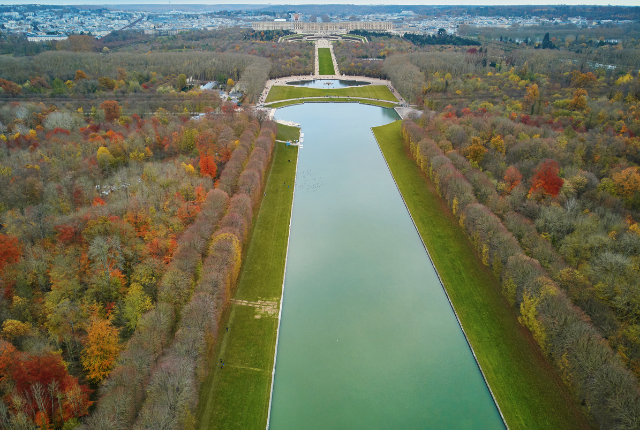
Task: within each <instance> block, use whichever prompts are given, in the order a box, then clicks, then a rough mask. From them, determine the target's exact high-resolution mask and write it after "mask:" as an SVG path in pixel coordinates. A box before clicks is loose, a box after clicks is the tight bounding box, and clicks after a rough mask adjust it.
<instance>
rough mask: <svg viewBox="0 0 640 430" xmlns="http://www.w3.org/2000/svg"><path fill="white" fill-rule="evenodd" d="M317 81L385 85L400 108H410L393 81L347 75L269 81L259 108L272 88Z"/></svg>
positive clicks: (291, 77) (308, 76) (310, 76)
mask: <svg viewBox="0 0 640 430" xmlns="http://www.w3.org/2000/svg"><path fill="white" fill-rule="evenodd" d="M316 63H317V62H316ZM316 79H350V80H354V81H361V82H369V84H370V85H385V86H386V87H387V88H389V90H391V92H392V93H393V95H394V96H396V98H397V99H398V102H399V103H400V106H409V103H407V102H406V101H405V100H404V99H403V98H402V96H401V95H400V93H398V92H397V91H396V89H395V88H394V87H393V85H392V84H391V81H388V80H385V79H378V78H367V77H364V76H347V75H302V76H287V77H285V78H278V79H269V80H268V81H267V83H266V84H265V86H264V90H263V91H262V94H261V95H260V99H259V100H258V104H257V106H265V103H266V100H267V95H268V94H269V91H270V90H271V87H272V86H274V85H287V83H288V82H294V81H313V80H316ZM303 98H304V99H308V98H311V97H303ZM320 98H323V97H320ZM351 98H352V99H353V98H354V97H351ZM370 100H375V99H370ZM278 101H284V100H278ZM382 101H385V100H382ZM270 103H274V102H270ZM391 103H393V102H391Z"/></svg>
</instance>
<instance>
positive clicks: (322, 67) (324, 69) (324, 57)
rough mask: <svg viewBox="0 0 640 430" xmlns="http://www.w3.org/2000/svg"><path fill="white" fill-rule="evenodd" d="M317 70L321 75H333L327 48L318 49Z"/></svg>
mask: <svg viewBox="0 0 640 430" xmlns="http://www.w3.org/2000/svg"><path fill="white" fill-rule="evenodd" d="M318 70H319V71H320V74H321V75H335V74H336V71H335V69H334V68H333V60H332V59H331V50H330V49H329V48H318Z"/></svg>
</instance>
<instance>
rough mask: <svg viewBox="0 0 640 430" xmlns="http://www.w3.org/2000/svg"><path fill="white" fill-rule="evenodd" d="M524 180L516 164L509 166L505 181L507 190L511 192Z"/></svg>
mask: <svg viewBox="0 0 640 430" xmlns="http://www.w3.org/2000/svg"><path fill="white" fill-rule="evenodd" d="M520 181H522V174H521V173H520V171H519V170H518V168H517V167H516V166H509V168H508V169H507V171H506V172H505V174H504V182H505V183H506V184H507V191H509V192H511V191H512V190H513V189H514V188H515V187H517V186H518V185H519V184H520Z"/></svg>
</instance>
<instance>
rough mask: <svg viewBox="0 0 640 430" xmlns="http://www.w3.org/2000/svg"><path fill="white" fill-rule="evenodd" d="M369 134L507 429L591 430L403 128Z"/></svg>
mask: <svg viewBox="0 0 640 430" xmlns="http://www.w3.org/2000/svg"><path fill="white" fill-rule="evenodd" d="M373 131H374V133H375V136H376V139H377V141H378V143H379V145H380V149H381V150H382V152H383V154H384V157H385V160H386V162H387V164H388V166H389V168H390V169H391V171H392V173H393V176H394V180H395V182H396V184H397V185H398V188H399V190H400V192H401V194H402V195H403V199H404V200H405V202H406V205H407V207H408V209H409V212H410V213H411V216H412V218H413V219H414V222H415V225H416V227H417V229H418V231H419V232H420V235H421V237H422V238H423V241H424V243H425V246H426V247H427V248H428V249H429V251H430V255H431V257H432V260H433V262H434V264H435V266H436V267H437V268H438V272H439V274H440V276H441V277H442V281H443V283H444V285H445V287H446V290H447V292H448V295H449V297H450V299H451V302H452V304H453V306H454V307H455V309H456V313H457V314H458V316H459V319H460V321H461V324H462V326H463V327H464V328H465V332H466V334H467V336H468V338H469V341H470V343H471V344H472V345H473V348H474V351H475V352H476V356H477V359H478V362H479V363H480V366H481V368H482V370H483V372H484V374H485V376H486V378H487V381H488V383H489V385H490V386H491V389H492V392H493V393H494V395H495V398H496V399H497V402H498V404H499V405H500V409H501V411H502V413H503V414H504V416H505V419H506V421H507V423H508V425H509V427H510V429H511V430H515V429H527V430H528V429H540V430H542V429H554V430H555V429H567V430H569V429H589V428H591V427H590V425H589V423H588V421H587V419H586V418H585V417H584V415H583V414H582V412H581V410H580V408H579V406H578V405H577V403H576V402H575V400H574V399H573V397H572V396H571V393H569V391H568V390H567V388H566V386H565V385H564V383H563V382H562V380H561V379H560V377H559V375H558V374H557V373H556V372H555V371H554V369H553V367H552V366H551V365H550V364H549V363H548V362H547V360H546V359H545V357H544V356H543V355H542V354H541V352H540V349H539V348H538V346H537V345H536V343H535V341H533V340H532V338H531V336H530V333H529V332H528V331H527V330H526V329H525V328H524V327H522V325H521V324H520V323H519V322H518V318H517V315H516V314H515V312H513V310H512V308H511V306H510V304H509V303H507V302H506V300H505V299H504V297H503V296H502V293H501V289H500V285H499V284H498V283H497V282H496V280H495V279H494V278H493V276H492V274H491V273H490V271H489V270H487V268H486V267H485V266H484V265H483V264H482V262H481V261H480V259H479V258H478V257H477V255H476V254H475V251H474V249H473V246H472V245H471V243H470V242H469V240H468V239H467V238H466V236H465V234H464V231H463V230H462V229H461V228H460V227H459V225H458V222H457V220H456V219H455V217H453V215H452V214H451V212H450V211H449V209H448V207H447V205H446V204H445V203H444V202H443V201H442V200H441V199H440V197H439V196H438V195H437V193H436V191H435V188H434V186H433V184H432V183H431V182H430V181H429V179H428V178H427V176H426V175H424V174H423V173H422V172H421V170H420V168H419V167H418V166H417V165H416V162H415V160H414V159H413V158H412V157H411V155H410V153H409V151H408V149H407V148H406V147H405V145H404V144H403V141H402V133H401V122H400V121H398V122H395V123H391V124H388V125H386V126H382V127H376V128H374V129H373Z"/></svg>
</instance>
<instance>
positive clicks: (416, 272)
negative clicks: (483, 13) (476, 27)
mask: <svg viewBox="0 0 640 430" xmlns="http://www.w3.org/2000/svg"><path fill="white" fill-rule="evenodd" d="M276 117H277V118H278V119H286V120H290V121H294V122H297V123H300V124H301V125H302V131H303V132H304V134H305V139H304V148H303V149H301V150H300V152H299V159H298V171H297V178H296V184H295V200H294V205H293V213H292V219H291V234H290V243H289V251H288V260H287V269H286V270H287V271H286V280H285V287H284V298H283V309H282V319H281V325H280V335H279V344H278V351H277V365H276V372H275V379H274V387H273V398H272V405H271V417H270V426H269V428H270V429H271V430H288V429H291V430H299V429H322V430H326V429H368V430H371V429H502V428H504V427H503V424H502V421H501V418H500V415H499V413H498V410H497V409H496V406H495V404H494V403H493V400H492V397H491V395H490V393H489V391H488V389H487V387H486V385H485V383H484V380H483V378H482V375H481V374H480V372H479V370H478V367H477V365H476V362H475V360H474V358H473V356H472V354H471V351H470V349H469V347H468V345H467V343H466V341H465V338H464V335H463V333H462V331H461V329H460V327H459V325H458V323H457V321H456V318H455V315H454V314H453V312H452V310H451V307H450V306H449V303H448V301H447V298H446V295H445V293H444V292H443V290H442V288H441V286H440V283H439V281H438V278H437V275H436V273H435V272H434V270H433V268H432V266H431V263H430V262H429V258H428V256H427V254H426V252H425V250H424V248H423V247H422V243H421V241H420V238H419V236H418V234H417V232H416V230H415V228H414V226H413V224H412V222H411V219H410V217H409V214H408V212H407V210H406V208H405V206H404V204H403V202H402V199H401V197H400V194H399V192H398V190H397V189H396V187H395V184H394V182H393V178H392V176H391V174H390V173H389V171H388V169H387V167H386V164H385V161H384V158H383V157H382V154H381V153H380V151H379V149H378V146H377V143H376V141H375V138H374V137H373V134H372V132H371V130H370V128H371V127H375V126H379V125H383V124H387V123H389V122H391V121H394V120H395V119H397V116H396V113H395V112H394V111H393V110H390V109H383V108H379V107H375V106H366V105H360V104H346V103H339V104H328V103H315V104H314V103H311V104H304V105H296V106H291V107H286V108H282V109H279V110H278V111H277V114H276ZM290 185H291V184H286V185H285V184H283V185H282V186H283V187H284V186H290Z"/></svg>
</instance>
